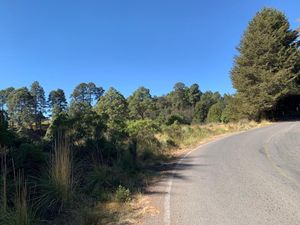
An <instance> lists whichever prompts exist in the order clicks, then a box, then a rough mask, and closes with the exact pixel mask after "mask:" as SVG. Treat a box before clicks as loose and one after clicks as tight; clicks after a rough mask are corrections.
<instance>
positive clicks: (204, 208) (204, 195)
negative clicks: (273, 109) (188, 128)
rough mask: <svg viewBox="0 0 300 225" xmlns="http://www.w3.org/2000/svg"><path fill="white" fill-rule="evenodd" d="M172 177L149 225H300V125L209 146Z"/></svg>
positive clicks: (159, 192) (158, 191)
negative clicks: (157, 210) (156, 213)
mask: <svg viewBox="0 0 300 225" xmlns="http://www.w3.org/2000/svg"><path fill="white" fill-rule="evenodd" d="M169 175H170V176H169V177H166V179H165V180H162V181H161V182H160V183H159V184H157V186H156V187H155V188H154V189H153V190H152V192H150V195H151V196H152V197H151V198H152V199H153V201H154V203H153V204H154V205H155V206H156V207H157V209H159V211H160V213H159V214H158V215H156V216H151V217H148V218H146V219H145V221H144V224H145V225H160V224H163V225H198V224H199V225H260V224H261V225H300V122H285V123H276V124H273V125H271V126H268V127H264V128H259V129H255V130H251V131H248V132H244V133H240V134H237V135H233V136H229V137H226V138H222V139H220V140H218V141H214V142H211V143H208V144H206V145H204V146H201V147H199V148H198V149H197V150H195V151H193V152H191V153H190V154H188V155H186V156H185V158H182V159H181V160H180V161H179V162H178V164H177V165H176V166H175V168H173V169H172V171H170V172H169Z"/></svg>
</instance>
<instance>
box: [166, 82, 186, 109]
mask: <svg viewBox="0 0 300 225" xmlns="http://www.w3.org/2000/svg"><path fill="white" fill-rule="evenodd" d="M188 91H189V89H188V87H187V86H186V85H185V84H184V83H181V82H179V83H176V84H175V85H174V88H173V91H172V92H171V93H170V94H169V98H170V99H171V102H172V105H173V108H174V110H177V111H181V110H183V109H184V108H185V107H186V106H188V105H189V97H188Z"/></svg>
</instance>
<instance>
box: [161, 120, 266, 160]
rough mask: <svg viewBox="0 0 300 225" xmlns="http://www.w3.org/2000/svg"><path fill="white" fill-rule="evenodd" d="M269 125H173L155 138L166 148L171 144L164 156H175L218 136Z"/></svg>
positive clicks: (239, 123) (246, 123) (251, 122)
mask: <svg viewBox="0 0 300 225" xmlns="http://www.w3.org/2000/svg"><path fill="white" fill-rule="evenodd" d="M269 124H271V123H270V122H268V121H262V122H260V123H257V122H254V121H246V120H245V121H240V122H238V123H228V124H223V123H210V124H206V125H191V126H187V125H183V126H180V125H174V126H171V127H168V128H167V129H165V130H164V132H163V133H161V134H158V135H157V138H158V139H159V141H160V142H161V143H163V144H164V145H165V146H167V143H168V142H169V143H170V142H171V143H173V144H174V146H171V147H169V148H168V149H169V150H168V151H164V153H166V154H168V155H169V154H171V155H174V154H175V155H177V154H180V153H182V152H184V151H186V150H188V149H190V148H193V147H196V146H198V145H200V144H203V143H206V142H208V141H211V140H214V139H216V138H218V137H220V136H223V135H226V134H231V133H235V132H240V131H246V130H249V129H253V128H258V127H262V126H266V125H269Z"/></svg>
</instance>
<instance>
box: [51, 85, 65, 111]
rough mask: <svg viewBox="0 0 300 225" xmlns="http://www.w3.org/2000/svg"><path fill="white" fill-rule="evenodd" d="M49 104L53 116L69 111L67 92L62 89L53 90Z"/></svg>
mask: <svg viewBox="0 0 300 225" xmlns="http://www.w3.org/2000/svg"><path fill="white" fill-rule="evenodd" d="M48 104H49V106H50V108H51V111H52V115H55V114H58V113H60V112H63V111H65V110H66V109H67V100H66V96H65V92H64V91H63V90H62V89H57V90H53V91H51V92H50V93H49V97H48Z"/></svg>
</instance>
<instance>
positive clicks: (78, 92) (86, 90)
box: [71, 82, 104, 106]
mask: <svg viewBox="0 0 300 225" xmlns="http://www.w3.org/2000/svg"><path fill="white" fill-rule="evenodd" d="M103 93H104V90H103V88H102V87H97V86H96V85H95V84H94V83H92V82H90V83H81V84H79V85H77V86H76V87H75V89H74V91H73V93H72V95H71V97H72V101H73V102H75V103H86V104H88V105H90V106H91V105H92V104H93V102H94V101H98V100H99V99H100V97H101V96H102V95H103Z"/></svg>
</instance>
